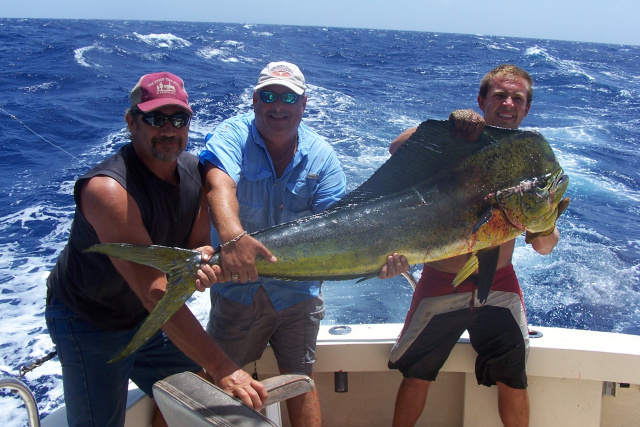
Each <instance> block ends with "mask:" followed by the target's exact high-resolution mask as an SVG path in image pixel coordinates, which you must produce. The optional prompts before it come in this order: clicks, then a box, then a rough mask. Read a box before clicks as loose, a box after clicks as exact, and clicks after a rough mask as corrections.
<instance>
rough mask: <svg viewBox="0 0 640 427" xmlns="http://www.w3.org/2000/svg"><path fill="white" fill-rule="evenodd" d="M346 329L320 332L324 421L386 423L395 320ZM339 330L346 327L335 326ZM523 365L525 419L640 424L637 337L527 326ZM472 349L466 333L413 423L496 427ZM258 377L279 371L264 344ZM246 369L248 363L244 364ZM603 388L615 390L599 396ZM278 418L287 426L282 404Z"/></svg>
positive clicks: (393, 378)
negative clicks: (337, 378) (343, 378)
mask: <svg viewBox="0 0 640 427" xmlns="http://www.w3.org/2000/svg"><path fill="white" fill-rule="evenodd" d="M349 327H350V328H351V331H350V332H349V333H348V334H344V335H332V334H330V333H329V330H330V328H331V327H329V326H324V327H322V328H321V331H320V334H319V336H318V348H317V354H316V355H317V361H316V364H315V366H314V379H315V380H316V384H317V386H318V388H319V390H320V400H321V405H322V413H323V421H324V425H327V426H338V425H341V426H389V425H391V419H392V416H393V405H394V402H395V395H396V392H397V388H398V385H399V383H400V381H401V379H402V378H401V374H400V373H399V372H398V371H391V370H389V369H388V368H387V361H388V356H389V352H390V349H391V346H392V345H393V343H394V342H395V339H396V337H397V335H398V333H399V332H400V329H401V328H402V325H401V324H387V325H349ZM337 329H339V330H343V329H344V328H342V327H338V328H337ZM531 329H532V330H534V331H539V332H541V333H542V337H540V338H532V339H531V340H530V342H531V348H530V353H529V360H528V365H527V372H528V377H529V396H530V401H531V426H541V427H542V426H544V427H548V426H563V427H565V426H576V427H590V426H594V427H595V426H603V427H609V426H636V425H640V421H638V420H640V336H635V335H623V334H613V333H604V332H593V331H580V330H570V329H560V328H542V327H532V328H531ZM475 356H476V353H475V351H474V350H473V348H472V347H471V345H470V344H469V343H468V339H467V338H466V335H465V336H463V338H462V339H461V340H460V342H459V343H458V344H457V345H456V347H455V348H454V350H453V352H452V354H451V356H450V357H449V359H448V360H447V362H446V363H445V365H444V367H443V369H442V371H441V373H440V375H439V376H438V379H437V381H435V382H434V383H433V384H432V386H431V388H430V391H429V399H428V400H427V405H426V407H425V411H424V413H423V415H422V417H421V419H420V420H419V423H418V425H424V426H447V427H452V426H462V427H467V426H469V427H470V426H473V427H477V426H497V425H501V422H500V419H499V416H498V411H497V390H496V387H491V388H487V387H483V386H478V385H477V382H476V379H475V374H474V362H475ZM256 368H257V372H258V374H259V375H260V377H261V378H262V377H264V376H271V375H275V374H276V373H277V368H276V364H275V359H274V358H273V355H272V353H271V352H270V350H267V352H265V355H264V357H263V358H262V360H260V361H259V362H258V363H257V364H256ZM245 369H247V370H248V371H249V372H252V371H253V369H254V365H253V364H251V365H250V366H247V367H245ZM339 371H342V372H347V373H348V392H346V393H339V392H336V391H335V387H334V372H339ZM605 388H607V390H608V391H609V392H610V393H615V396H609V395H606V396H603V389H605ZM282 412H283V414H282V418H283V425H288V420H287V417H286V411H284V410H283V411H282Z"/></svg>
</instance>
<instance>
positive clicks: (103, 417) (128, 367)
mask: <svg viewBox="0 0 640 427" xmlns="http://www.w3.org/2000/svg"><path fill="white" fill-rule="evenodd" d="M45 318H46V321H47V328H49V335H51V339H52V340H53V343H54V344H55V345H56V348H57V351H58V358H59V359H60V363H61V364H62V383H63V388H64V399H65V406H66V410H67V421H68V423H69V426H70V427H73V426H123V425H124V419H125V412H126V403H127V388H128V383H129V379H131V380H132V381H133V382H134V383H136V385H137V386H138V387H139V388H140V389H141V390H142V391H144V392H145V393H146V394H148V395H149V396H152V389H151V387H152V386H153V384H154V383H155V382H156V381H159V380H161V379H163V378H166V377H168V376H170V375H173V374H176V373H179V372H184V371H191V372H196V371H198V370H200V367H199V366H198V365H196V364H195V362H193V361H192V360H191V359H189V358H188V357H187V356H185V355H184V354H183V353H182V352H181V351H180V350H178V348H177V347H176V346H175V345H174V344H173V343H172V342H171V341H170V340H169V339H168V338H167V337H166V336H165V335H164V333H162V331H159V332H157V333H156V334H155V335H154V336H153V337H151V339H149V341H147V342H146V343H145V344H144V345H143V346H142V347H141V348H140V349H139V350H138V351H136V352H135V353H134V354H132V355H130V356H129V357H127V358H125V359H123V360H120V361H118V362H115V363H107V362H108V361H109V360H111V359H112V358H113V357H115V356H116V355H117V354H118V353H119V352H120V351H121V350H122V349H123V348H124V347H125V346H126V345H127V344H128V343H129V341H130V340H131V338H132V337H133V335H134V333H135V332H136V329H137V328H135V329H133V330H129V331H107V330H104V329H101V328H99V327H97V326H94V325H92V324H90V323H88V322H86V321H84V320H82V319H80V318H79V317H76V316H75V314H74V313H73V312H72V311H71V310H69V309H68V308H67V307H66V306H65V305H63V304H62V303H61V302H60V301H58V300H56V298H55V297H52V298H51V302H50V305H47V307H46V309H45Z"/></svg>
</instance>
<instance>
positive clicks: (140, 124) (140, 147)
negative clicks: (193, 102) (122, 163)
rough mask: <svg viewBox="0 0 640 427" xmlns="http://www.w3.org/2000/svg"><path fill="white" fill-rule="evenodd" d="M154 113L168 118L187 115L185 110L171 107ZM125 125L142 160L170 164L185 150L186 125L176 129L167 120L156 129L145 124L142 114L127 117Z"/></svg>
mask: <svg viewBox="0 0 640 427" xmlns="http://www.w3.org/2000/svg"><path fill="white" fill-rule="evenodd" d="M154 112H157V113H160V115H165V116H170V117H171V116H173V115H175V114H189V112H188V111H187V110H185V109H183V108H180V107H178V106H172V105H168V106H165V107H161V108H158V109H156V110H154V111H153V112H152V113H154ZM159 117H162V116H159ZM127 123H128V124H129V130H130V132H131V135H132V140H133V142H134V146H135V148H136V152H137V153H138V155H139V156H140V157H141V158H143V159H149V160H151V159H155V160H160V161H166V162H172V161H175V160H176V159H177V158H178V156H180V154H181V153H182V152H183V151H184V150H185V148H187V141H188V137H189V125H188V124H187V125H185V126H182V127H180V128H176V127H175V126H174V125H173V124H172V123H171V120H168V121H167V122H166V123H165V124H164V125H163V126H161V127H159V128H156V127H153V126H152V125H150V124H148V123H146V122H145V121H144V119H143V117H142V114H136V115H135V116H130V115H127Z"/></svg>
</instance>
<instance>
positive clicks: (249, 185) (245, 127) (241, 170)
mask: <svg viewBox="0 0 640 427" xmlns="http://www.w3.org/2000/svg"><path fill="white" fill-rule="evenodd" d="M200 161H201V162H203V163H204V162H210V163H212V164H213V165H215V166H217V167H218V168H220V169H221V170H223V171H224V172H226V173H227V174H228V175H229V176H230V177H231V178H232V179H233V180H234V181H235V182H236V185H237V193H236V196H237V198H238V203H239V207H240V222H241V223H242V226H243V228H244V229H245V230H246V231H248V232H254V231H258V230H261V229H263V228H267V227H271V226H274V225H278V224H282V223H284V222H287V221H291V220H294V219H298V218H302V217H304V216H308V215H312V214H315V213H318V212H322V211H324V210H325V209H327V208H328V207H329V206H331V205H332V204H333V203H335V202H337V201H338V200H340V199H341V198H342V197H343V196H344V195H345V193H346V177H345V174H344V172H343V170H342V167H341V166H340V162H339V161H338V158H337V155H336V153H335V151H334V150H333V148H332V147H331V146H330V145H329V144H328V143H327V142H326V141H325V140H324V139H323V138H322V137H321V136H320V135H318V134H317V133H315V132H314V131H313V130H311V129H310V128H309V127H307V126H306V125H304V124H300V126H299V127H298V149H297V150H296V153H295V155H294V157H293V160H292V161H291V162H290V164H289V165H288V166H287V168H286V169H285V171H284V172H283V173H282V176H280V178H277V177H276V173H275V170H274V167H273V163H272V160H271V157H270V156H269V152H268V150H267V147H266V145H265V142H264V139H263V138H262V136H261V135H260V133H259V132H258V130H257V128H256V126H255V121H254V114H253V113H247V114H242V115H238V116H235V117H232V118H230V119H227V120H225V121H224V122H222V123H221V124H220V125H219V126H218V127H217V128H216V129H215V131H214V132H213V133H210V134H208V135H207V137H206V145H205V148H204V149H203V150H202V152H201V153H200ZM211 243H212V245H213V246H216V245H217V244H219V243H220V238H219V237H218V234H217V232H216V231H215V229H214V230H213V232H212V242H211ZM260 286H264V288H265V290H266V291H267V293H268V294H269V298H270V299H271V302H272V303H273V306H274V308H275V309H276V311H280V310H282V309H284V308H287V307H289V306H291V305H293V304H296V303H298V302H301V301H304V300H306V299H308V298H312V297H317V296H318V295H319V292H320V282H317V281H310V282H297V281H281V280H274V279H267V278H262V277H260V278H259V279H258V281H257V282H250V283H233V282H227V283H222V284H218V285H215V286H213V287H212V289H213V290H215V291H216V292H219V293H220V294H221V295H222V296H224V297H226V298H229V299H231V300H233V301H236V302H239V303H243V304H247V305H248V304H251V302H252V301H253V297H254V295H255V293H256V291H257V290H258V288H259V287H260Z"/></svg>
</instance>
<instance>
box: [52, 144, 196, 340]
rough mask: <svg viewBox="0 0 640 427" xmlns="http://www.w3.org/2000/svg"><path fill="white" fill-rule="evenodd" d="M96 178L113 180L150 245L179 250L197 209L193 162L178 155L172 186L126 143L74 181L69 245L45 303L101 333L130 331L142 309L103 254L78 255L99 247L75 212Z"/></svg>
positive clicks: (55, 270)
mask: <svg viewBox="0 0 640 427" xmlns="http://www.w3.org/2000/svg"><path fill="white" fill-rule="evenodd" d="M97 175H106V176H109V177H111V178H113V179H115V180H116V181H118V183H120V185H122V186H123V187H124V188H125V189H126V190H127V192H128V193H129V194H130V195H131V197H133V199H134V200H135V201H136V203H137V205H138V208H139V209H140V212H141V214H142V220H143V222H144V226H145V228H146V229H147V232H148V233H149V235H150V236H151V240H152V241H153V243H154V244H156V245H165V246H176V247H183V248H184V247H186V244H187V241H188V238H189V234H190V232H191V229H192V227H193V224H194V222H195V219H196V216H197V213H198V209H199V207H200V198H201V192H202V181H201V177H200V168H199V162H198V159H197V158H196V157H195V156H193V155H192V154H189V153H182V154H181V155H180V157H179V158H178V175H179V177H180V182H179V183H178V184H176V185H172V184H169V183H167V182H165V181H163V180H161V179H160V178H158V177H157V176H156V175H154V174H153V173H152V172H151V171H150V170H149V169H147V167H146V166H145V165H144V164H143V163H142V161H140V159H139V158H138V156H137V155H136V153H135V151H134V149H133V146H132V144H127V145H125V146H124V147H122V148H121V149H120V150H119V151H118V152H117V153H116V154H115V155H114V156H112V157H111V158H109V159H107V160H105V161H104V162H102V163H100V164H99V165H97V166H96V167H94V168H93V169H91V170H90V171H89V172H88V173H86V174H85V175H84V176H82V177H81V178H80V179H78V181H76V184H75V187H74V198H75V202H76V209H75V216H74V219H73V223H72V224H71V231H70V234H69V241H68V242H67V245H66V246H65V248H64V249H63V250H62V253H61V254H60V256H59V258H58V262H57V263H56V265H55V266H54V267H53V269H52V270H51V274H50V275H49V278H48V279H47V301H49V300H50V298H51V295H53V296H55V298H57V299H59V300H60V301H61V302H62V303H63V304H64V305H66V306H67V308H69V309H70V310H71V311H72V312H74V313H75V314H76V315H78V316H79V317H80V318H82V319H83V320H86V321H87V322H89V323H92V324H94V325H96V326H99V327H101V328H104V329H108V330H126V329H131V328H133V327H135V326H136V325H137V324H138V323H140V321H141V320H142V319H144V318H145V317H146V316H147V314H148V312H147V310H146V309H145V308H144V306H143V305H142V303H141V302H140V300H139V299H138V297H137V296H136V294H135V293H134V292H133V291H132V290H131V288H130V287H129V286H128V285H127V283H126V282H125V280H124V279H123V278H122V276H121V275H120V274H119V273H118V272H117V271H116V269H115V267H114V266H113V264H112V263H111V261H109V258H108V257H107V256H106V255H101V254H91V253H84V252H83V250H84V249H86V248H88V247H90V246H92V245H94V244H96V243H100V242H99V240H98V236H97V235H96V232H95V230H94V229H93V227H92V226H91V225H90V224H89V223H88V222H87V220H86V219H85V217H84V215H83V214H82V212H81V211H80V209H79V208H78V206H80V196H81V189H82V187H83V185H84V183H85V182H86V181H87V180H88V179H90V178H92V177H94V176H97Z"/></svg>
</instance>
